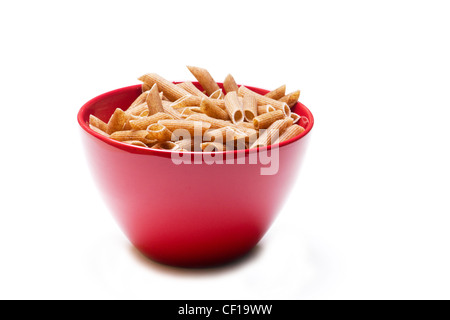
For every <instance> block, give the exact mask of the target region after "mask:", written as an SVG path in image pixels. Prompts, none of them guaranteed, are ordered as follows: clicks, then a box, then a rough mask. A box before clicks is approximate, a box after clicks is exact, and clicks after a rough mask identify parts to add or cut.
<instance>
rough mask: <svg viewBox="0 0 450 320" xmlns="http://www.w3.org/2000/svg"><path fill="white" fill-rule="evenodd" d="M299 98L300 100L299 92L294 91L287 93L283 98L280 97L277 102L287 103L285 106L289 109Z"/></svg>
mask: <svg viewBox="0 0 450 320" xmlns="http://www.w3.org/2000/svg"><path fill="white" fill-rule="evenodd" d="M299 98H300V90H297V91H294V92H292V93H289V94H288V95H285V96H284V97H282V98H281V99H279V100H278V101H280V102H285V103H287V105H288V106H289V107H291V108H292V107H293V106H294V105H295V104H296V103H297V102H298V99H299Z"/></svg>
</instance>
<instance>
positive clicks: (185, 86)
mask: <svg viewBox="0 0 450 320" xmlns="http://www.w3.org/2000/svg"><path fill="white" fill-rule="evenodd" d="M177 86H179V87H180V88H182V89H184V90H186V91H187V92H189V93H190V94H192V95H194V96H197V97H200V98H207V97H208V96H207V95H206V94H204V93H203V92H201V91H200V90H199V89H198V88H197V87H196V86H195V85H194V84H193V83H192V82H190V81H185V82H181V83H178V84H177Z"/></svg>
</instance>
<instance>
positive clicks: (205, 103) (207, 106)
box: [200, 98, 230, 120]
mask: <svg viewBox="0 0 450 320" xmlns="http://www.w3.org/2000/svg"><path fill="white" fill-rule="evenodd" d="M200 109H201V111H202V112H203V113H204V114H206V115H208V116H210V117H212V118H216V119H221V120H229V119H230V117H229V116H228V113H227V112H226V111H224V110H223V109H222V108H220V107H218V106H217V105H216V104H215V103H214V102H213V101H212V100H211V99H209V98H204V99H203V100H202V102H201V103H200Z"/></svg>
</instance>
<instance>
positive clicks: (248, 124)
mask: <svg viewBox="0 0 450 320" xmlns="http://www.w3.org/2000/svg"><path fill="white" fill-rule="evenodd" d="M236 126H237V127H238V128H247V129H255V126H254V125H253V121H252V122H241V123H239V124H237V125H236Z"/></svg>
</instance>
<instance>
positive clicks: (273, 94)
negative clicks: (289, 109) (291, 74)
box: [265, 84, 286, 100]
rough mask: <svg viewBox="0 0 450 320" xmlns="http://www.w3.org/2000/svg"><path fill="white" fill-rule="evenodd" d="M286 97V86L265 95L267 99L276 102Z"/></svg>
mask: <svg viewBox="0 0 450 320" xmlns="http://www.w3.org/2000/svg"><path fill="white" fill-rule="evenodd" d="M285 95H286V85H285V84H284V85H282V86H281V87H279V88H276V89H275V90H273V91H270V92H268V93H266V94H265V96H266V97H267V98H270V99H274V100H278V99H281V98H282V97H284V96H285Z"/></svg>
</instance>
